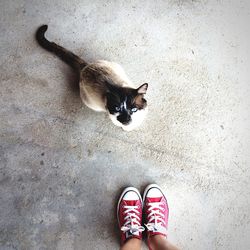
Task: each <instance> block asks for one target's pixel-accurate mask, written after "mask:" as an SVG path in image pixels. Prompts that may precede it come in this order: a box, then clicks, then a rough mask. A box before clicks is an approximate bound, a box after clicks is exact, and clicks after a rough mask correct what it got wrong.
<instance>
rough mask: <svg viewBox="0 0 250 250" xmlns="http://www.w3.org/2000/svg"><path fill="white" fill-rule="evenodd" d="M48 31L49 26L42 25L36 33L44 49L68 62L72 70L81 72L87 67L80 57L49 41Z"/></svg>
mask: <svg viewBox="0 0 250 250" xmlns="http://www.w3.org/2000/svg"><path fill="white" fill-rule="evenodd" d="M47 29H48V25H42V26H41V27H40V28H38V30H37V32H36V39H37V41H38V43H39V44H40V45H41V46H42V47H43V48H45V49H46V50H48V51H50V52H53V53H54V54H56V55H57V56H58V57H60V58H61V59H62V60H63V61H64V62H66V63H67V64H69V65H70V66H71V67H72V68H74V69H76V70H81V69H82V68H84V67H85V66H86V65H87V63H86V62H85V61H84V60H82V59H81V58H80V57H78V56H77V55H75V54H73V53H72V52H70V51H68V50H67V49H65V48H63V47H61V46H59V45H57V44H56V43H54V42H50V41H48V40H47V39H46V38H45V36H44V34H45V32H46V30H47Z"/></svg>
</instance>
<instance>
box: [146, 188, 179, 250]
mask: <svg viewBox="0 0 250 250" xmlns="http://www.w3.org/2000/svg"><path fill="white" fill-rule="evenodd" d="M143 204H144V213H145V220H146V224H145V226H146V227H147V238H148V240H147V243H148V247H149V249H151V250H177V249H178V248H176V247H175V246H173V245H172V244H170V243H169V241H168V240H167V227H168V215H169V208H168V203H167V199H166V197H165V196H164V194H163V192H162V190H161V188H160V187H159V186H157V185H156V184H151V185H149V186H147V187H146V189H145V191H144V194H143Z"/></svg>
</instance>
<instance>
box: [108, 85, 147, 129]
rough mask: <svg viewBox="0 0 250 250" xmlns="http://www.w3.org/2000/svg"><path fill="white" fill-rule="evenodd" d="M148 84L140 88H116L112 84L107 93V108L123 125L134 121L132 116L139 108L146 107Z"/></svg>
mask: <svg viewBox="0 0 250 250" xmlns="http://www.w3.org/2000/svg"><path fill="white" fill-rule="evenodd" d="M147 87H148V84H147V83H145V84H143V85H141V86H140V87H139V88H138V89H132V88H114V87H113V86H111V90H110V92H108V93H107V109H108V111H109V113H110V114H111V115H115V116H116V119H117V120H118V121H119V122H120V123H122V124H123V125H128V124H129V123H130V122H131V121H132V116H133V114H134V113H136V112H137V111H138V110H142V109H145V108H146V106H147V101H146V100H145V99H144V98H143V96H144V94H145V93H146V91H147Z"/></svg>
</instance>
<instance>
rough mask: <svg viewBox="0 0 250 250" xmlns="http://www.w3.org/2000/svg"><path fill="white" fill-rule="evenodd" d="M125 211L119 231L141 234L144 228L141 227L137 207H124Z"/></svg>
mask: <svg viewBox="0 0 250 250" xmlns="http://www.w3.org/2000/svg"><path fill="white" fill-rule="evenodd" d="M124 208H125V209H126V210H125V211H124V213H125V214H126V216H125V218H124V221H125V223H124V225H123V226H122V227H121V231H123V232H124V233H125V232H128V231H129V232H130V233H131V234H139V232H143V231H144V230H145V228H144V227H143V226H141V223H140V217H139V216H138V214H140V212H139V211H138V210H137V209H138V206H124Z"/></svg>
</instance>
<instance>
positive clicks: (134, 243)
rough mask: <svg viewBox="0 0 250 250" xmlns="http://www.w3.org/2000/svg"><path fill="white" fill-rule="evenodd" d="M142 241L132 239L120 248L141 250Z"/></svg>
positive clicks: (123, 249)
mask: <svg viewBox="0 0 250 250" xmlns="http://www.w3.org/2000/svg"><path fill="white" fill-rule="evenodd" d="M140 249H141V240H139V239H136V238H132V239H129V240H127V241H126V242H125V243H124V244H123V245H122V246H121V248H120V250H140Z"/></svg>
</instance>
